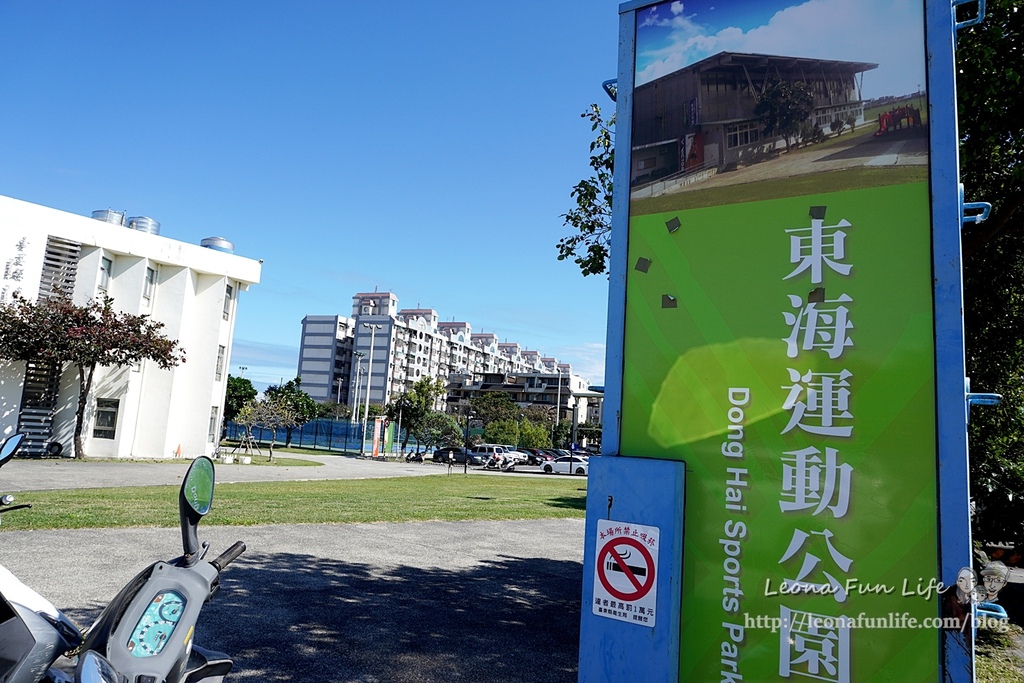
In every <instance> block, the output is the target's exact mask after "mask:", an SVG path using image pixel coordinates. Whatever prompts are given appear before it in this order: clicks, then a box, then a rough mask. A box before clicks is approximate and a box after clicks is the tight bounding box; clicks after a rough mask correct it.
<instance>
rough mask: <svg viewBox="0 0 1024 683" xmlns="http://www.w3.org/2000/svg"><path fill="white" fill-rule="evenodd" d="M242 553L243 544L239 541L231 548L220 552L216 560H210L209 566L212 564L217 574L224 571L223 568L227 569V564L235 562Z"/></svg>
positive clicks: (243, 549) (243, 550)
mask: <svg viewBox="0 0 1024 683" xmlns="http://www.w3.org/2000/svg"><path fill="white" fill-rule="evenodd" d="M244 552H245V544H244V543H242V542H241V541H238V542H237V543H235V544H234V545H233V546H231V547H230V548H228V549H227V550H225V551H224V552H222V553H221V554H220V556H219V557H217V559H215V560H211V561H210V564H212V565H213V566H214V568H216V570H217V573H218V574H219V573H220V572H222V571H224V568H225V567H227V566H228V565H229V564H231V563H232V562H234V561H235V560H237V559H238V558H239V556H241V554H242V553H244Z"/></svg>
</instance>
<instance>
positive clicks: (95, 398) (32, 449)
mask: <svg viewBox="0 0 1024 683" xmlns="http://www.w3.org/2000/svg"><path fill="white" fill-rule="evenodd" d="M94 216H95V218H90V217H86V216H79V215H76V214H71V213H67V212H64V211H58V210H55V209H50V208H46V207H43V206H38V205H35V204H30V203H28V202H24V201H19V200H17V199H11V198H9V197H2V196H0V268H2V272H0V275H2V279H0V303H6V302H8V301H10V300H11V297H12V296H13V295H14V294H15V293H17V294H20V295H21V296H22V297H24V298H27V299H30V300H33V301H35V300H39V299H42V298H46V297H49V296H54V295H56V294H58V293H60V292H63V293H66V294H68V295H70V296H71V297H72V300H73V301H74V302H75V303H77V304H85V303H87V302H88V301H89V300H92V299H95V298H97V297H99V296H101V295H106V296H109V297H111V298H112V299H113V306H114V308H115V309H116V310H118V311H122V312H128V313H133V314H137V315H141V314H146V315H149V316H151V317H152V318H153V319H154V320H157V321H159V322H161V323H163V324H164V329H163V333H164V334H165V335H166V336H168V337H170V338H172V339H177V340H178V342H179V343H180V344H181V347H182V348H183V349H184V350H185V352H186V355H187V362H186V363H184V364H182V365H179V366H178V367H176V368H173V369H170V370H162V369H160V368H159V367H157V365H156V364H155V363H152V362H151V361H144V362H142V363H140V364H138V365H137V366H134V367H109V368H107V367H99V368H97V369H96V375H95V378H94V381H93V390H92V395H91V396H90V397H89V404H88V405H87V406H86V410H85V414H86V423H85V431H84V437H85V442H84V447H85V450H86V453H87V454H88V455H90V456H98V457H114V458H128V457H168V456H170V455H172V454H178V455H181V456H188V457H194V456H197V455H201V454H210V453H212V452H213V449H214V447H215V445H216V443H217V441H218V440H219V435H220V422H221V416H222V415H223V407H224V394H225V389H226V383H227V379H228V359H229V358H230V355H231V347H232V341H233V335H234V326H235V319H236V314H237V306H238V297H239V294H240V293H241V292H243V291H246V290H247V289H248V288H249V286H250V285H253V284H256V283H258V282H259V279H260V264H259V262H257V261H254V260H252V259H248V258H243V257H241V256H236V255H235V254H234V253H232V251H233V246H232V245H231V243H230V242H228V241H227V240H225V239H223V238H220V237H214V238H209V239H206V240H203V241H202V244H201V245H197V244H188V243H185V242H181V241H178V240H173V239H168V238H167V237H163V236H160V234H159V223H157V222H156V221H153V220H152V219H149V218H145V217H136V218H132V219H127V218H126V217H125V216H124V214H121V213H117V212H113V211H97V212H94ZM77 402H78V376H77V370H76V369H75V368H74V367H63V368H61V367H49V366H45V365H44V364H33V363H23V362H17V363H2V362H0V434H2V435H4V436H6V435H9V434H11V433H13V432H15V431H21V432H24V433H26V434H27V436H28V438H27V448H26V451H27V452H28V453H29V454H37V455H43V454H50V455H57V454H63V455H72V454H73V449H74V444H73V434H74V425H75V410H76V407H77Z"/></svg>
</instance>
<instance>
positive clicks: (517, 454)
mask: <svg viewBox="0 0 1024 683" xmlns="http://www.w3.org/2000/svg"><path fill="white" fill-rule="evenodd" d="M497 445H500V446H501V447H502V448H504V449H505V450H506V451H507V455H508V457H510V458H512V459H513V460H514V461H515V462H516V464H517V465H520V464H521V465H526V464H528V463H529V462H530V456H529V454H527V453H526V452H524V451H521V450H519V449H518V448H516V447H515V446H510V445H508V444H504V443H503V444H497Z"/></svg>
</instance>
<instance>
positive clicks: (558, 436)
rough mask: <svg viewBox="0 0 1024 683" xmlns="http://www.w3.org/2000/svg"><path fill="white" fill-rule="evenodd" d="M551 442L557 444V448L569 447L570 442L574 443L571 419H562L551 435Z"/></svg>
mask: <svg viewBox="0 0 1024 683" xmlns="http://www.w3.org/2000/svg"><path fill="white" fill-rule="evenodd" d="M551 442H552V443H553V444H554V445H555V448H568V447H569V444H570V443H572V422H571V421H570V420H562V421H561V422H559V423H558V426H556V427H555V429H554V434H553V435H552V437H551Z"/></svg>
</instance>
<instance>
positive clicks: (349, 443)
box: [226, 419, 418, 455]
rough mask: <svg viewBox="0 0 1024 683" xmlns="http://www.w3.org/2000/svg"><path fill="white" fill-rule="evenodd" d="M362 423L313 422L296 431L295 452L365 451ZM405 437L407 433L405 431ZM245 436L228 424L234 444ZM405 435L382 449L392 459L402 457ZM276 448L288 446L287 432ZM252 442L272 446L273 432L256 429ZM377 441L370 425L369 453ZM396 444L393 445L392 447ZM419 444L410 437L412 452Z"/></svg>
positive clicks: (279, 434) (277, 439)
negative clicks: (397, 456)
mask: <svg viewBox="0 0 1024 683" xmlns="http://www.w3.org/2000/svg"><path fill="white" fill-rule="evenodd" d="M362 426H363V425H362V423H361V422H349V421H348V420H324V419H320V420H313V421H312V422H307V423H306V424H304V425H302V426H301V427H296V428H294V429H292V438H291V444H290V445H291V446H294V447H295V448H310V449H314V450H325V451H334V452H341V453H358V452H360V450H361V443H360V436H361V431H362ZM403 434H404V431H403ZM244 436H245V427H242V426H241V425H237V424H235V423H234V422H228V423H227V428H226V438H227V439H229V440H231V441H240V440H241V439H242V438H243V437H244ZM401 436H402V435H395V437H394V440H393V442H391V443H387V444H384V445H383V446H382V448H383V449H385V452H386V453H387V454H388V455H391V454H395V453H398V451H399V450H400V449H401V447H402V439H401ZM273 437H274V444H275V445H284V444H285V442H286V441H287V438H288V434H287V430H285V429H283V428H282V429H278V430H277V433H276V434H274V435H273ZM252 438H253V439H254V440H255V441H256V443H257V444H269V443H270V438H271V430H269V429H263V428H262V427H253V428H252ZM372 439H373V423H372V422H370V423H369V424H368V425H367V428H366V448H367V449H369V448H370V446H371V443H372ZM392 444H393V445H392ZM417 447H418V444H417V443H416V439H415V438H412V437H410V438H409V445H408V448H409V450H410V451H412V450H416V449H417Z"/></svg>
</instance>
